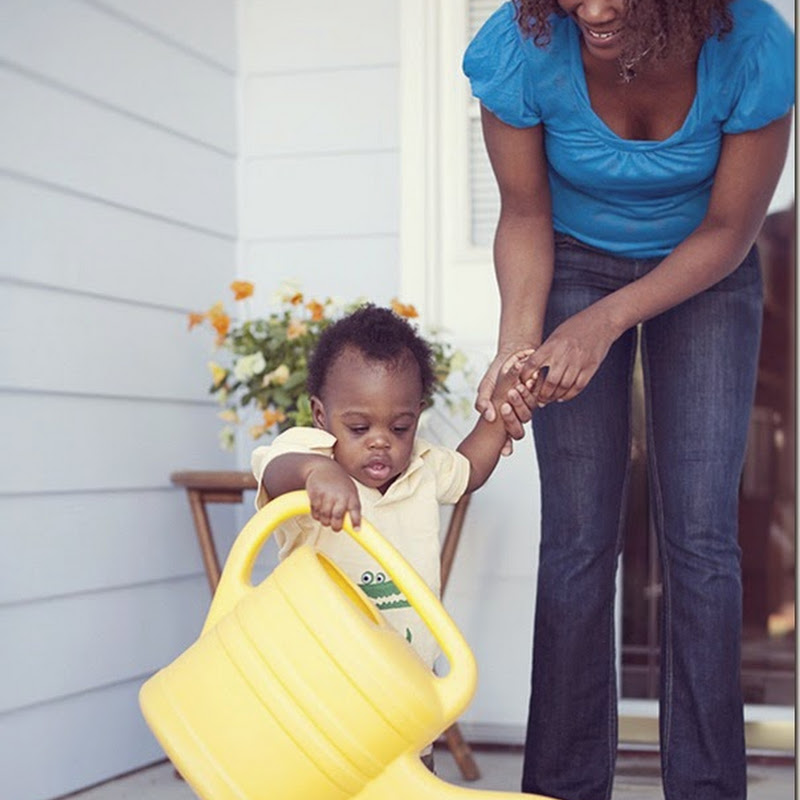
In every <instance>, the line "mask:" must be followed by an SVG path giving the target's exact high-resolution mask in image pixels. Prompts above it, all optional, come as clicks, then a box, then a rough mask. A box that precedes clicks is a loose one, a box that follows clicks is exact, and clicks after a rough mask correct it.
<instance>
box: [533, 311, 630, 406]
mask: <svg viewBox="0 0 800 800" xmlns="http://www.w3.org/2000/svg"><path fill="white" fill-rule="evenodd" d="M619 335H620V332H617V331H616V330H615V329H614V327H613V326H612V325H611V324H610V323H609V321H608V319H607V317H606V315H605V314H604V313H603V312H602V310H601V309H599V308H597V307H596V306H589V308H586V309H584V310H583V311H580V312H578V313H577V314H575V315H574V316H572V317H569V318H568V319H566V320H564V322H562V323H561V324H560V325H559V326H558V327H557V328H556V329H555V330H554V331H553V332H552V333H551V334H550V336H548V337H547V339H546V340H545V341H544V342H543V343H542V345H541V347H539V348H538V349H537V350H536V352H535V353H533V354H532V355H531V356H530V357H529V358H528V360H527V362H526V364H525V366H524V367H523V369H522V375H521V377H522V378H524V379H527V378H529V377H531V376H533V377H536V376H538V375H540V374H541V376H542V377H541V379H540V388H539V390H538V396H537V403H538V405H539V406H543V405H547V403H552V402H554V401H558V402H561V401H564V400H572V398H573V397H576V396H577V395H578V394H580V393H581V392H582V391H583V390H584V389H585V388H586V386H587V384H588V383H589V381H590V380H591V379H592V377H594V374H595V372H597V370H598V368H599V367H600V364H602V363H603V359H604V358H605V357H606V355H607V354H608V351H609V348H610V347H611V345H612V344H613V343H614V341H615V340H616V338H617V337H618V336H619ZM545 367H546V368H547V369H546V370H545V369H544V368H545Z"/></svg>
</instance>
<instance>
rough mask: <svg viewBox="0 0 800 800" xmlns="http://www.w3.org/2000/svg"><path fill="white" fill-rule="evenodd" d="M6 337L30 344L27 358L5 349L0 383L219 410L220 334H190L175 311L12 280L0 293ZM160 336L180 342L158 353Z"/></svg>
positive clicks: (0, 323) (0, 329) (0, 327)
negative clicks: (214, 362)
mask: <svg viewBox="0 0 800 800" xmlns="http://www.w3.org/2000/svg"><path fill="white" fill-rule="evenodd" d="M32 309H35V310H36V313H35V314H32V313H31V310H32ZM0 336H3V338H4V339H6V340H7V341H10V340H11V338H12V337H15V338H18V341H21V342H24V343H25V357H24V358H10V357H9V353H8V352H7V351H6V350H3V351H0V385H4V386H16V387H20V388H25V389H34V390H37V391H56V392H70V393H82V394H86V393H88V394H104V395H108V394H110V395H118V396H124V397H142V398H154V397H157V398H164V399H177V400H190V401H198V402H207V403H209V409H208V415H209V419H210V418H211V416H212V414H213V406H212V405H211V401H210V399H209V394H208V388H209V386H210V384H211V375H210V373H209V372H208V371H207V369H206V362H207V361H208V360H209V359H210V358H214V357H215V355H214V351H213V344H214V335H213V331H211V330H210V329H208V330H205V329H195V330H193V331H192V332H189V331H188V330H187V321H186V315H185V314H183V313H181V312H179V311H176V310H174V309H169V308H162V307H158V306H157V307H147V306H140V305H135V304H132V303H130V302H118V301H110V300H107V299H104V298H99V297H91V296H89V297H87V296H84V295H81V294H67V293H65V292H63V291H56V290H53V289H48V288H41V287H38V286H26V285H14V284H10V285H8V286H6V287H5V288H4V290H3V292H2V293H0ZM153 341H158V342H170V343H172V345H173V346H171V347H164V348H162V349H161V350H159V352H158V353H154V352H153Z"/></svg>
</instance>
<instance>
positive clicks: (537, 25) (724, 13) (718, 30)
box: [514, 0, 733, 65]
mask: <svg viewBox="0 0 800 800" xmlns="http://www.w3.org/2000/svg"><path fill="white" fill-rule="evenodd" d="M514 2H515V5H516V7H517V23H518V25H519V27H520V29H521V30H522V33H523V34H524V35H525V36H527V37H529V38H531V39H533V41H534V43H535V44H536V45H537V46H540V47H541V46H543V45H546V44H547V43H548V42H549V41H550V20H549V17H550V16H551V15H552V14H558V15H559V16H564V11H562V9H561V7H560V6H559V4H558V2H557V1H556V0H514ZM730 2H731V0H625V42H624V44H623V47H622V52H621V54H620V62H621V63H622V64H629V65H632V64H636V63H637V62H638V61H640V60H641V59H642V57H643V56H644V55H645V54H646V55H647V57H648V60H650V59H652V60H653V61H663V60H664V59H666V58H668V57H672V56H675V57H678V58H690V57H692V56H693V55H694V54H695V53H696V52H697V48H698V47H699V46H700V45H701V44H702V43H703V42H704V41H705V40H706V39H709V38H710V37H712V36H723V35H724V34H726V33H728V32H729V31H730V30H731V29H732V28H733V17H732V16H731V12H730V9H729V8H728V6H729V4H730Z"/></svg>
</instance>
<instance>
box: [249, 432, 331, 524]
mask: <svg viewBox="0 0 800 800" xmlns="http://www.w3.org/2000/svg"><path fill="white" fill-rule="evenodd" d="M334 444H336V437H334V436H332V435H331V434H330V433H328V432H327V431H323V430H321V429H319V428H305V427H297V428H289V429H288V430H286V431H284V432H283V433H281V434H279V435H278V436H276V437H275V440H274V441H273V442H272V444H269V445H262V446H261V447H256V449H255V450H253V452H252V454H251V456H250V468H251V470H252V472H253V475H254V476H255V479H256V480H257V481H258V492H257V494H256V499H255V505H256V509H259V508H261V507H262V506H263V505H266V503H267V502H268V501H269V500H270V498H269V497H267V490H266V489H265V488H264V482H263V477H264V470H265V469H266V468H267V465H268V464H269V463H270V461H272V460H273V459H274V458H277V457H278V456H281V455H284V454H285V453H312V454H315V455H321V456H325V457H326V458H333V446H334Z"/></svg>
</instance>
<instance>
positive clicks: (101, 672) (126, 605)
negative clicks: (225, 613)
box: [0, 575, 210, 712]
mask: <svg viewBox="0 0 800 800" xmlns="http://www.w3.org/2000/svg"><path fill="white" fill-rule="evenodd" d="M209 602H210V601H209V596H208V586H207V585H206V582H205V578H204V576H202V575H197V576H194V577H191V578H185V579H180V580H172V581H169V582H166V581H165V582H161V581H159V582H153V583H145V584H139V585H136V586H124V587H121V588H117V589H109V590H106V591H101V592H97V593H93V592H87V593H83V594H80V595H70V596H66V597H56V598H53V599H48V600H41V601H38V602H34V603H26V604H24V605H12V606H4V607H2V608H0V632H2V636H3V639H4V641H10V640H13V641H14V643H15V647H14V658H12V659H8V662H7V663H6V664H5V665H4V667H3V681H2V682H0V712H7V711H13V710H16V709H20V708H24V707H25V706H30V705H36V704H39V703H42V702H46V701H50V700H55V699H58V698H60V697H66V696H69V695H72V694H79V693H81V692H86V691H91V690H93V689H94V688H96V687H99V686H108V685H111V684H114V683H122V682H124V681H128V680H132V679H135V678H138V677H140V676H142V675H145V674H150V673H152V672H155V670H157V669H159V668H160V667H162V666H164V665H165V664H167V663H169V662H170V661H171V660H172V659H173V658H175V656H177V655H178V654H179V653H180V652H181V651H182V650H184V649H185V648H186V647H188V646H189V645H190V644H191V643H192V642H193V641H194V640H195V639H196V638H197V636H198V634H199V633H200V629H201V628H202V625H203V620H204V618H205V613H206V611H207V610H208V606H209ZM54 665H58V668H57V669H54V668H53V667H54Z"/></svg>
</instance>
